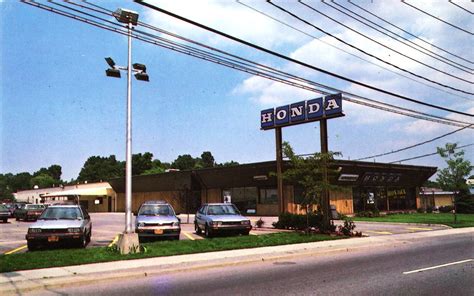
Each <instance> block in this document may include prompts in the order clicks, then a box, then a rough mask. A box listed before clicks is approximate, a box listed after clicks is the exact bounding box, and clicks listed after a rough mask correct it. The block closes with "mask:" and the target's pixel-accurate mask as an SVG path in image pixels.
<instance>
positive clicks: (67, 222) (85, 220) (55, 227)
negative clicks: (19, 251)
mask: <svg viewBox="0 0 474 296" xmlns="http://www.w3.org/2000/svg"><path fill="white" fill-rule="evenodd" d="M91 236H92V222H91V218H90V216H89V213H87V211H86V210H85V209H84V208H82V207H80V206H78V205H54V206H50V207H48V208H47V209H45V210H44V211H43V213H42V214H41V216H39V218H38V220H37V221H36V222H35V223H34V224H33V225H31V226H30V227H29V228H28V233H27V234H26V240H27V242H28V250H30V251H32V250H36V249H37V248H38V247H39V246H42V245H47V244H54V245H57V244H61V243H69V242H72V243H74V244H76V245H78V246H80V247H81V248H85V247H86V246H87V244H88V243H89V242H90V240H91Z"/></svg>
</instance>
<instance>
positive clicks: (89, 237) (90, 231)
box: [86, 228, 92, 243]
mask: <svg viewBox="0 0 474 296" xmlns="http://www.w3.org/2000/svg"><path fill="white" fill-rule="evenodd" d="M91 236H92V228H91V229H90V230H89V233H88V234H87V238H86V240H87V243H90V242H91Z"/></svg>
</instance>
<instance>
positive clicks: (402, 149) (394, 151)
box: [354, 124, 473, 160]
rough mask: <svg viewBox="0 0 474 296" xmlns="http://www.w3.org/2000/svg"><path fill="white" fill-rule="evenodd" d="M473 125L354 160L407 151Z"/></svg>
mask: <svg viewBox="0 0 474 296" xmlns="http://www.w3.org/2000/svg"><path fill="white" fill-rule="evenodd" d="M472 125H473V124H470V125H468V126H465V127H462V128H460V129H457V130H454V131H452V132H449V133H446V134H443V135H441V136H437V137H435V138H432V139H430V140H426V141H423V142H420V143H417V144H414V145H410V146H407V147H404V148H400V149H397V150H392V151H390V152H385V153H380V154H376V155H372V156H367V157H362V158H358V159H354V160H365V159H370V158H375V157H381V156H386V155H390V154H394V153H398V152H401V151H405V150H408V149H412V148H415V147H418V146H421V145H424V144H428V143H431V142H434V141H436V140H439V139H442V138H444V137H447V136H449V135H452V134H455V133H457V132H460V131H462V130H464V129H466V128H468V127H471V126H472Z"/></svg>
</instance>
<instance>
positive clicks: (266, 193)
mask: <svg viewBox="0 0 474 296" xmlns="http://www.w3.org/2000/svg"><path fill="white" fill-rule="evenodd" d="M259 203H260V204H277V203H278V192H277V190H276V189H274V188H271V189H260V202H259Z"/></svg>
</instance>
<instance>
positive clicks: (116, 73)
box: [105, 69, 120, 78]
mask: <svg viewBox="0 0 474 296" xmlns="http://www.w3.org/2000/svg"><path fill="white" fill-rule="evenodd" d="M105 75H107V76H109V77H115V78H120V70H117V69H107V70H105Z"/></svg>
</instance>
